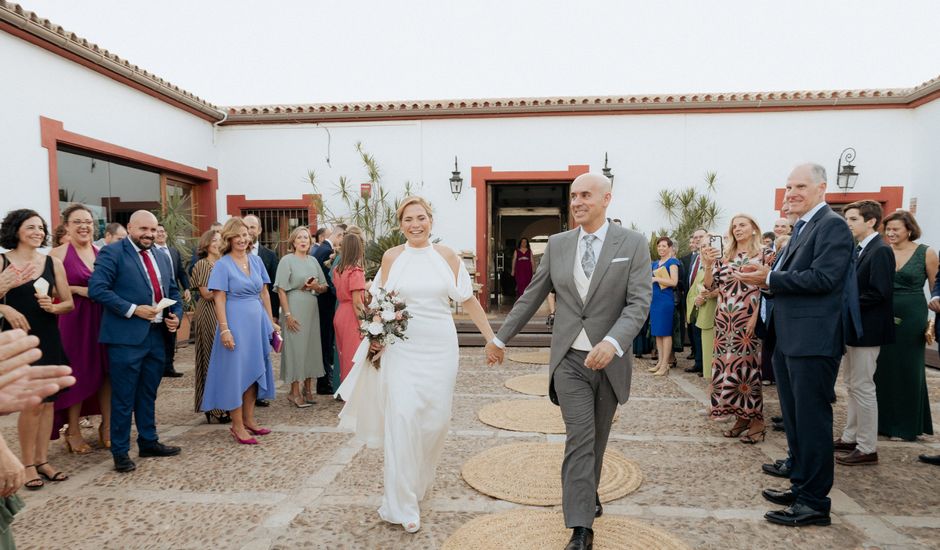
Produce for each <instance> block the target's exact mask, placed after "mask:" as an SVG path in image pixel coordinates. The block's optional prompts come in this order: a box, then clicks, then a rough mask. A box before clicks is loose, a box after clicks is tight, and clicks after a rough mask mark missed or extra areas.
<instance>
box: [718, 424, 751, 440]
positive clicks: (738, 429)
mask: <svg viewBox="0 0 940 550" xmlns="http://www.w3.org/2000/svg"><path fill="white" fill-rule="evenodd" d="M747 426H748V425H747V422H745V423H744V424H741V425H734V426H732V427H731V429H730V430H725V431H723V432H721V435H723V436H725V437H738V436H739V435H741V434H743V433H744V432H746V431H747Z"/></svg>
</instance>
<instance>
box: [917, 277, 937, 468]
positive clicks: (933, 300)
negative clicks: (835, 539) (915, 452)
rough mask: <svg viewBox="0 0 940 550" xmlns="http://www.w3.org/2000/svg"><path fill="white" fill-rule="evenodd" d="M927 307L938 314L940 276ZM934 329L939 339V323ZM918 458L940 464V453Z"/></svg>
mask: <svg viewBox="0 0 940 550" xmlns="http://www.w3.org/2000/svg"><path fill="white" fill-rule="evenodd" d="M927 307H929V308H930V310H931V311H933V312H935V313H938V314H940V277H937V282H936V283H934V286H933V293H932V295H931V298H930V302H929V303H928V304H927ZM934 330H935V331H936V335H937V340H940V323H937V325H936V326H934ZM918 458H919V459H920V461H921V462H926V463H927V464H934V465H936V466H940V455H920V456H919V457H918Z"/></svg>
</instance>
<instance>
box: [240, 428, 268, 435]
mask: <svg viewBox="0 0 940 550" xmlns="http://www.w3.org/2000/svg"><path fill="white" fill-rule="evenodd" d="M245 429H246V430H248V431H249V432H251V435H268V434H269V433H271V430H269V429H267V428H252V427H249V426H245Z"/></svg>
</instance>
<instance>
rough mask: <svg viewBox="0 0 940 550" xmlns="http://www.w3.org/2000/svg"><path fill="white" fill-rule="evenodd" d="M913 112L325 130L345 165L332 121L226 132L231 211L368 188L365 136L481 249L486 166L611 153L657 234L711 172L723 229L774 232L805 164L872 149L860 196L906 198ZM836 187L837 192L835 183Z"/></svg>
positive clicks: (449, 230)
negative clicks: (781, 202) (794, 172)
mask: <svg viewBox="0 0 940 550" xmlns="http://www.w3.org/2000/svg"><path fill="white" fill-rule="evenodd" d="M912 117H913V111H911V110H906V109H884V110H851V111H795V112H777V113H740V114H733V113H727V114H723V113H715V114H670V115H621V116H563V117H526V118H503V119H443V120H429V121H428V120H425V121H414V122H387V123H386V122H376V123H358V124H329V125H324V126H326V127H328V128H329V129H330V134H331V136H332V145H331V149H330V157H331V166H327V164H326V161H325V157H326V152H327V132H326V130H324V129H323V127H322V126H315V125H292V126H261V127H258V126H251V127H238V126H233V127H225V128H223V129H221V130H220V139H219V144H220V150H221V157H220V164H221V172H220V181H221V182H222V183H221V190H220V191H221V192H220V197H219V200H220V212H224V211H225V210H224V203H225V195H226V194H244V195H247V197H248V198H249V199H253V198H254V199H261V198H284V199H288V198H289V199H296V198H299V196H300V195H301V194H303V193H309V192H311V187H310V185H309V184H308V183H306V182H305V175H306V173H307V170H309V169H314V170H316V172H317V174H318V177H319V179H320V181H321V184H325V185H324V187H325V188H327V189H330V188H332V185H331V184H333V183H335V182H336V181H337V179H338V178H339V176H341V175H346V176H347V177H349V178H350V180H351V181H352V182H353V183H355V184H358V183H360V182H364V181H367V179H368V178H367V175H366V172H365V169H364V168H363V167H362V165H361V163H360V161H359V159H358V157H357V156H356V153H355V148H354V146H355V143H356V142H357V141H361V142H362V143H363V145H364V147H365V149H366V150H367V151H368V152H369V153H371V154H373V155H374V156H375V157H376V160H377V161H378V163H379V165H380V167H381V168H382V172H383V181H384V183H385V185H386V187H388V188H390V189H395V188H400V187H401V186H402V185H403V184H404V182H405V181H411V182H413V183H416V182H424V187H423V190H422V191H421V193H422V194H423V195H425V196H426V197H427V198H428V199H430V200H431V201H432V202H433V203H434V205H435V207H436V208H437V210H438V212H437V215H436V220H435V233H436V235H437V236H440V237H441V238H442V239H443V240H444V242H446V243H448V244H450V245H451V246H454V247H456V248H458V249H474V248H475V235H476V231H478V230H479V229H480V228H477V227H475V208H476V202H475V195H474V193H475V192H474V189H473V188H472V187H471V186H470V184H471V173H470V172H471V170H470V169H471V167H472V166H492V167H493V169H494V170H497V171H504V170H526V171H529V170H565V169H567V167H568V165H571V164H589V165H590V166H591V170H592V171H598V172H599V171H600V169H601V167H602V166H603V159H604V152H605V151H606V152H607V153H608V155H609V158H610V166H611V168H612V169H613V171H614V175H615V180H614V199H613V203H612V205H611V207H610V210H609V213H610V215H611V217H619V218H621V219H623V220H624V222H625V224H627V225H629V224H630V223H635V224H636V225H637V227H639V228H640V229H642V230H643V231H644V232H646V233H649V232H651V231H653V230H656V229H658V228H659V227H661V226H666V225H668V223H667V222H666V220H664V219H663V215H662V213H661V212H660V211H659V209H658V208H657V206H656V198H657V195H658V193H659V190H660V189H663V188H679V187H685V186H688V185H701V184H702V182H703V180H704V175H705V173H706V172H707V171H716V172H717V173H718V193H717V199H718V201H719V203H720V205H721V206H722V208H723V211H724V213H725V214H726V217H725V219H723V220H722V227H723V225H724V224H725V223H727V216H730V215H732V214H733V213H736V212H747V213H750V214H753V215H754V216H756V217H757V219H758V220H759V221H760V223H761V224H762V227H763V228H766V229H770V226H771V224H772V222H773V220H774V219H775V218H776V214H775V211H774V189H775V188H777V187H783V186H784V184H785V181H786V177H787V174H788V173H789V171H790V170H791V168H792V167H793V166H794V165H795V164H797V163H799V162H802V161H810V160H812V161H816V162H820V163H822V164H823V165H825V166H826V168H827V169H828V170H829V173H830V175H831V176H834V174H835V172H836V164H837V159H838V156H839V153H840V152H841V151H842V149H844V148H845V147H848V146H852V147H854V148H855V149H856V150H857V151H858V158H857V160H856V166H857V170H858V172H859V173H860V177H859V180H858V184H857V186H856V188H855V191H857V192H858V191H862V192H874V191H878V190H879V189H880V187H882V186H893V185H901V186H904V187H905V204H906V201H907V196H908V195H909V193H910V192H911V191H912V188H913V186H914V185H915V182H914V181H913V175H912V162H913V160H912V157H913V145H912V133H911V124H912ZM924 118H925V119H926V117H924ZM926 124H927V125H928V126H929V125H932V127H933V128H938V127H940V124H938V123H937V122H936V121H934V122H930V121H929V120H928V121H927V123H926ZM935 131H940V130H935ZM454 155H457V156H458V157H459V161H460V171H461V174H462V176H463V178H464V191H463V193H462V194H461V196H460V198H459V200H457V201H455V200H454V199H453V198H452V197H451V194H450V190H449V187H448V179H449V178H450V175H451V170H452V169H453V159H454ZM830 179H833V181H834V178H830ZM357 188H358V185H357ZM830 189H831V190H836V188H835V185H834V183H833V184H832V185H831V186H830ZM327 200H328V201H329V200H330V198H329V197H327Z"/></svg>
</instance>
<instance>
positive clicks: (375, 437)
mask: <svg viewBox="0 0 940 550" xmlns="http://www.w3.org/2000/svg"><path fill="white" fill-rule="evenodd" d="M397 215H398V222H399V224H400V226H401V231H402V233H404V235H405V237H406V238H407V243H406V244H404V245H402V246H397V247H395V248H392V249H390V250H388V251H387V252H386V253H385V255H384V256H383V257H382V268H381V271H380V272H379V273H378V275H377V276H376V280H375V281H374V282H373V285H372V288H373V290H375V289H376V288H377V287H382V288H384V289H386V290H388V291H393V290H394V291H397V292H398V294H399V296H400V297H401V298H403V299H404V300H405V304H406V307H407V311H409V312H410V313H411V315H412V318H411V319H409V321H408V328H407V330H406V332H405V336H406V338H407V339H406V340H401V341H396V342H394V343H392V344H390V345H389V346H388V347H387V349H385V350H383V351H382V352H381V358H380V361H381V367H380V368H379V369H375V368H373V367H372V365H371V364H369V363H368V362H367V361H366V360H365V358H366V355H367V353H368V351H369V340H368V339H364V340H363V342H362V344H360V346H359V349H358V351H357V353H356V356H355V358H354V359H353V362H354V365H353V369H352V371H351V372H350V373H349V375H348V376H347V377H346V380H345V381H344V382H343V384H342V386H340V388H339V390H338V391H337V394H338V395H339V396H341V397H342V398H343V399H344V400H345V401H346V405H345V407H343V410H342V412H341V413H340V427H341V428H347V429H352V430H354V431H355V432H356V436H357V437H358V438H359V439H362V440H363V441H365V443H366V444H367V445H368V446H369V447H373V448H375V447H379V446H380V445H383V446H384V450H385V472H384V474H385V475H384V483H385V494H384V495H383V497H382V507H381V508H379V516H380V517H381V518H382V519H383V520H385V521H387V522H389V523H395V524H400V525H401V526H402V527H404V528H405V530H406V531H408V532H409V533H415V532H417V531H418V529H420V528H421V519H420V516H421V511H420V509H419V507H418V502H420V501H421V500H422V499H423V498H424V496H425V495H426V494H427V491H428V489H429V488H430V486H431V483H432V482H433V481H434V473H435V469H436V467H437V463H438V460H439V459H440V456H441V451H442V450H443V447H444V440H445V438H446V436H447V430H448V428H449V427H450V417H451V404H452V401H453V396H454V384H455V382H456V379H457V360H458V348H457V330H456V328H455V327H454V321H453V317H452V316H451V311H450V306H449V303H448V298H449V299H452V300H454V301H455V302H457V303H459V304H461V305H462V306H463V308H464V311H466V312H468V313H469V314H470V318H471V319H472V320H473V322H474V323H475V324H476V326H477V328H478V329H479V330H480V332H481V333H482V334H483V336H484V337H485V338H486V341H487V342H489V341H491V340H492V339H493V330H492V329H491V328H490V324H489V321H487V319H486V314H485V313H484V312H483V308H482V307H481V306H480V303H479V302H478V301H477V300H476V298H475V297H474V296H473V286H472V284H471V282H470V275H469V274H468V273H467V268H466V267H464V265H463V262H462V261H461V259H460V258H459V257H458V256H457V254H456V253H454V251H453V250H451V249H449V248H447V247H445V246H441V245H435V244H431V241H430V235H431V225H432V222H433V214H432V212H431V207H430V205H429V204H428V203H427V202H426V201H425V200H424V199H422V198H421V197H408V198H406V199H405V200H404V201H402V204H401V206H400V207H399V208H398V212H397ZM373 293H374V292H373ZM373 350H376V348H373Z"/></svg>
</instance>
